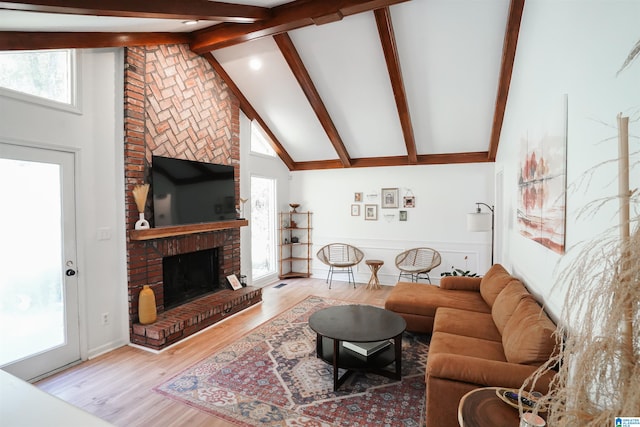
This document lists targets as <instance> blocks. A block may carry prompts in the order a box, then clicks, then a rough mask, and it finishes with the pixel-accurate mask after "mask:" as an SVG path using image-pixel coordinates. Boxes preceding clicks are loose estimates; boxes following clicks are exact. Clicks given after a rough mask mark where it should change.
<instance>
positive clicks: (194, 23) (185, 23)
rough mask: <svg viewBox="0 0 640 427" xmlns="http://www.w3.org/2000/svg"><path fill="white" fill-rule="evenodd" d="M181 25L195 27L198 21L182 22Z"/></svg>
mask: <svg viewBox="0 0 640 427" xmlns="http://www.w3.org/2000/svg"><path fill="white" fill-rule="evenodd" d="M182 23H183V24H184V25H196V24H197V23H198V21H193V20H192V21H182Z"/></svg>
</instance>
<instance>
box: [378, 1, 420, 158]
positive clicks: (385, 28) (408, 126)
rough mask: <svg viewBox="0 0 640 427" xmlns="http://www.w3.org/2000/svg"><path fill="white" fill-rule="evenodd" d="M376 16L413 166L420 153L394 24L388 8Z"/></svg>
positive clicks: (408, 153)
mask: <svg viewBox="0 0 640 427" xmlns="http://www.w3.org/2000/svg"><path fill="white" fill-rule="evenodd" d="M374 14H375V17H376V24H377V25H378V34H379V35H380V42H381V43H382V50H383V51H384V59H385V61H386V62H387V70H388V71H389V79H390V80H391V87H392V88H393V96H394V97H395V100H396V108H397V109H398V118H399V119H400V125H401V126H402V134H403V135H404V143H405V145H406V146H407V157H408V159H409V163H410V164H412V165H413V164H416V163H417V162H418V153H417V152H416V141H415V138H414V135H413V124H412V123H411V114H410V113H409V103H408V102H407V94H406V92H405V90H404V81H403V80H402V70H401V69H400V57H399V56H398V46H397V45H396V36H395V34H394V32H393V23H392V22H391V11H390V10H389V8H388V7H384V8H382V9H377V10H376V11H375V12H374Z"/></svg>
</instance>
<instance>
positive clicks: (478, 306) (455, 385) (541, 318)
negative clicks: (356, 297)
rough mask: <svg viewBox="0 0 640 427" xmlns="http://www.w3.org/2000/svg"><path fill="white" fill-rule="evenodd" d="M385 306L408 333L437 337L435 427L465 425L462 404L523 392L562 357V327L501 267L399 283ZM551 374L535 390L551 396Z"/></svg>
mask: <svg viewBox="0 0 640 427" xmlns="http://www.w3.org/2000/svg"><path fill="white" fill-rule="evenodd" d="M385 308H386V309H388V310H391V311H394V312H396V313H398V314H400V315H401V316H402V317H403V318H404V319H405V320H406V321H407V330H409V331H414V332H425V333H431V334H432V335H431V343H430V347H429V357H428V359H427V367H426V374H425V381H426V383H427V393H426V420H427V427H448V426H451V427H457V426H458V421H457V420H458V417H457V413H458V403H459V401H460V399H461V398H462V396H464V395H465V394H466V393H467V392H469V391H471V390H473V389H476V388H481V387H508V388H520V386H521V385H522V384H523V382H524V380H525V379H526V378H527V377H528V376H529V375H531V373H533V372H534V371H535V370H536V368H537V367H538V366H540V365H541V364H543V363H544V362H546V361H547V360H548V359H549V357H551V355H552V354H553V353H554V351H555V338H554V337H553V336H552V335H553V332H554V331H555V328H556V327H555V325H554V324H553V322H552V321H551V320H550V319H549V317H548V316H547V315H546V314H545V313H544V311H543V310H542V307H540V305H539V304H538V303H537V302H536V300H535V299H534V298H533V296H532V295H531V294H530V293H529V292H528V291H527V289H526V288H525V287H524V285H523V284H522V283H521V282H520V281H519V280H518V279H516V278H514V277H513V276H511V275H510V274H509V273H508V272H507V271H506V270H505V269H504V268H503V267H502V266H501V265H499V264H496V265H494V266H493V267H491V269H490V270H489V271H488V272H487V274H486V275H485V276H484V277H482V278H479V277H474V278H472V277H460V276H449V277H444V278H442V280H441V281H440V286H434V285H428V284H422V283H408V282H399V283H398V284H397V285H396V286H395V288H394V289H393V290H392V292H391V294H390V295H389V297H388V298H387V300H386V302H385ZM552 378H553V375H552V374H546V375H545V376H543V377H542V378H541V379H540V380H539V381H538V382H537V384H536V386H535V389H536V390H538V391H541V392H543V393H545V392H546V391H547V390H548V387H549V384H550V382H551V380H552Z"/></svg>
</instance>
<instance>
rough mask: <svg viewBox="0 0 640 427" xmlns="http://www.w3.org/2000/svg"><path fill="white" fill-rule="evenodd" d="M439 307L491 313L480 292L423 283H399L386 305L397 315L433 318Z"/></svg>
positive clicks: (385, 306)
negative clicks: (406, 314)
mask: <svg viewBox="0 0 640 427" xmlns="http://www.w3.org/2000/svg"><path fill="white" fill-rule="evenodd" d="M438 307H451V308H460V309H465V310H471V311H479V312H482V313H490V312H491V309H490V308H489V307H488V306H487V304H486V303H485V302H484V300H483V299H482V297H481V296H480V294H479V293H478V292H473V291H454V290H447V289H440V288H439V287H437V286H434V285H427V284H421V283H409V282H399V283H397V284H396V286H395V287H394V289H393V290H392V291H391V293H390V294H389V296H388V297H387V299H386V301H385V303H384V308H386V309H387V310H391V311H394V312H396V313H410V314H419V315H423V316H431V317H433V316H435V315H436V309H437V308H438Z"/></svg>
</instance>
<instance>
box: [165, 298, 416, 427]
mask: <svg viewBox="0 0 640 427" xmlns="http://www.w3.org/2000/svg"><path fill="white" fill-rule="evenodd" d="M340 304H348V303H347V302H344V301H336V300H330V299H326V298H319V297H309V298H307V299H305V300H304V301H302V302H300V303H298V304H297V305H295V306H294V307H292V308H290V309H288V310H286V311H285V312H283V313H281V314H280V315H278V316H276V317H275V318H273V319H271V320H268V321H267V322H265V323H263V324H262V325H260V326H258V327H257V328H255V329H254V330H252V331H251V332H249V333H248V334H247V335H245V336H244V337H243V338H241V339H240V340H239V341H237V342H235V343H233V344H231V345H229V346H227V347H226V348H223V349H222V350H220V351H218V352H217V353H215V354H213V355H211V356H210V357H208V358H206V359H204V360H202V361H200V362H198V363H196V364H195V365H193V366H192V367H190V368H188V369H187V370H185V371H184V372H182V373H180V374H178V375H177V376H175V377H174V378H172V379H171V380H170V381H168V382H166V383H164V384H162V385H160V386H158V387H156V388H155V391H156V392H158V393H161V394H163V395H165V396H167V397H169V398H171V399H174V400H177V401H179V402H182V403H184V404H186V405H189V406H192V407H195V408H198V409H200V410H202V411H206V412H208V413H210V414H212V415H214V416H216V417H219V418H222V419H225V420H227V421H229V422H230V423H232V424H237V425H241V426H256V425H259V426H306V427H311V426H378V425H379V426H422V425H423V424H424V421H423V408H424V398H425V381H424V369H425V365H426V360H427V353H428V349H429V347H428V344H427V342H428V341H427V337H426V336H424V335H416V334H411V333H407V332H405V333H404V334H403V338H402V380H401V381H394V380H391V379H388V378H385V377H382V376H379V375H375V374H364V373H354V374H352V375H351V376H350V377H349V378H348V379H347V380H346V382H345V383H344V384H343V385H342V386H341V387H340V389H339V390H338V391H336V392H334V391H333V368H332V367H331V366H330V365H329V364H327V363H325V362H323V361H322V360H321V359H318V358H317V357H316V334H315V332H313V331H312V330H311V328H310V327H309V325H308V320H309V316H310V315H311V314H313V313H314V312H315V311H317V310H320V309H322V308H326V307H330V306H334V305H340ZM391 368H393V365H391ZM342 373H343V372H340V374H342Z"/></svg>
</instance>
